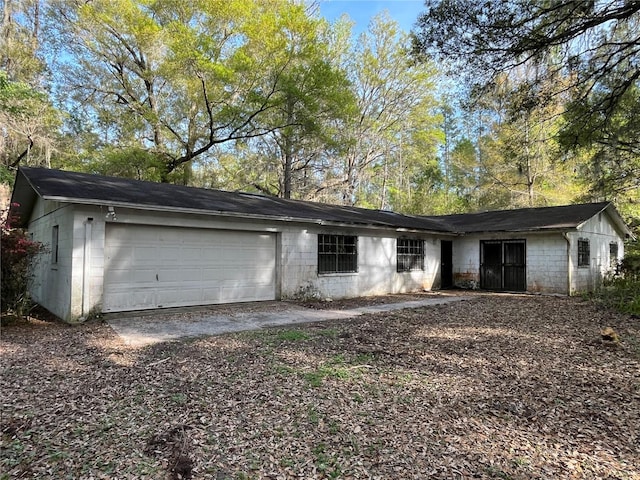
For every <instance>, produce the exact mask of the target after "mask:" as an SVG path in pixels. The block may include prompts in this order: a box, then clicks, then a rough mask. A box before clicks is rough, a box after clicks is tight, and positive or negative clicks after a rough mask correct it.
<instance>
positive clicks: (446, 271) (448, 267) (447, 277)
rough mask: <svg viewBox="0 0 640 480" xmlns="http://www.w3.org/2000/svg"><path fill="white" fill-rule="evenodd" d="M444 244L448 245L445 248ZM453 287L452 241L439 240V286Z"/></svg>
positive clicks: (442, 287) (443, 287)
mask: <svg viewBox="0 0 640 480" xmlns="http://www.w3.org/2000/svg"><path fill="white" fill-rule="evenodd" d="M445 244H447V245H448V247H447V248H445ZM452 287H453V241H452V240H440V288H441V289H445V288H452Z"/></svg>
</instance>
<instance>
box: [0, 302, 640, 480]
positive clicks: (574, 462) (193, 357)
mask: <svg viewBox="0 0 640 480" xmlns="http://www.w3.org/2000/svg"><path fill="white" fill-rule="evenodd" d="M604 327H612V328H613V329H614V330H615V331H616V332H617V334H618V335H619V337H620V343H619V344H615V343H614V342H603V341H602V340H601V336H600V332H601V329H603V328H604ZM1 333H2V337H1V344H0V347H1V353H2V362H1V375H0V391H1V392H2V394H1V395H2V396H1V399H2V446H1V448H2V450H1V452H0V453H1V455H0V478H2V479H5V478H6V479H8V478H52V479H53V478H55V479H65V478H69V479H101V478H118V479H128V478H131V479H134V478H135V479H138V478H140V479H163V478H167V479H177V478H193V479H201V478H202V479H216V480H222V479H250V478H269V479H280V478H282V479H288V478H344V479H364V478H367V479H410V478H416V479H418V478H435V479H472V478H485V479H489V478H497V479H543V478H544V479H573V478H576V479H577V478H581V479H582V478H583V479H595V478H598V479H640V325H639V321H638V319H635V318H632V317H629V316H622V315H616V314H613V313H610V312H607V311H605V310H600V309H597V308H596V307H595V306H594V305H593V304H591V303H588V302H586V301H582V300H580V299H576V298H561V297H542V296H477V297H474V298H473V299H471V300H467V301H463V302H458V303H452V304H447V305H441V306H435V307H428V308H421V309H415V310H403V311H397V312H392V313H384V314H376V315H364V316H361V317H359V318H356V319H353V320H349V321H331V322H321V323H315V324H310V325H305V326H296V327H291V328H278V329H270V330H263V331H256V332H244V333H238V334H229V335H224V336H219V337H209V338H200V339H196V340H189V341H184V342H175V343H165V344H158V345H155V346H152V347H145V348H140V349H136V348H132V347H126V346H125V345H123V344H122V343H121V342H120V340H119V339H118V338H117V337H116V336H115V334H114V333H113V332H112V331H111V330H110V328H109V327H108V326H107V325H105V324H102V323H99V322H95V323H91V324H86V325H83V326H76V327H70V326H65V325H61V324H56V323H50V322H41V321H35V320H32V321H30V322H28V323H16V324H13V325H9V326H7V327H3V328H2V332H1Z"/></svg>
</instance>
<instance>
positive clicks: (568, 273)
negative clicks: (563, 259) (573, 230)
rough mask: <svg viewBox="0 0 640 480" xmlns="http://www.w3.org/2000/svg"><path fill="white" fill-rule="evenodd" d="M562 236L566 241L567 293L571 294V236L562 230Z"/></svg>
mask: <svg viewBox="0 0 640 480" xmlns="http://www.w3.org/2000/svg"><path fill="white" fill-rule="evenodd" d="M562 236H563V237H564V239H565V240H566V241H567V270H568V271H567V282H568V286H567V295H568V296H571V285H572V284H573V261H572V259H571V238H570V237H569V233H568V232H562Z"/></svg>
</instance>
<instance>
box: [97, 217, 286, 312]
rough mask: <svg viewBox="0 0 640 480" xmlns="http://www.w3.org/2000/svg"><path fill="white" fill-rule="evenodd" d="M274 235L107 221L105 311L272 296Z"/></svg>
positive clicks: (234, 300)
mask: <svg viewBox="0 0 640 480" xmlns="http://www.w3.org/2000/svg"><path fill="white" fill-rule="evenodd" d="M275 254H276V241H275V235H274V234H268V233H267V234H263V233H256V232H241V231H226V230H207V229H197V228H174V227H154V226H145V225H123V224H108V225H107V232H106V244H105V257H104V258H105V274H104V298H103V311H104V312H117V311H125V310H141V309H148V308H161V307H178V306H187V305H207V304H214V303H229V302H248V301H258V300H274V299H275V295H276V288H275V285H276V261H275Z"/></svg>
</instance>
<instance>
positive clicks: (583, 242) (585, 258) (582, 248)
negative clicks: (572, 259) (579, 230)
mask: <svg viewBox="0 0 640 480" xmlns="http://www.w3.org/2000/svg"><path fill="white" fill-rule="evenodd" d="M590 257H591V252H590V250H589V240H588V239H586V238H579V239H578V266H579V267H588V266H589V263H591V259H590Z"/></svg>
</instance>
